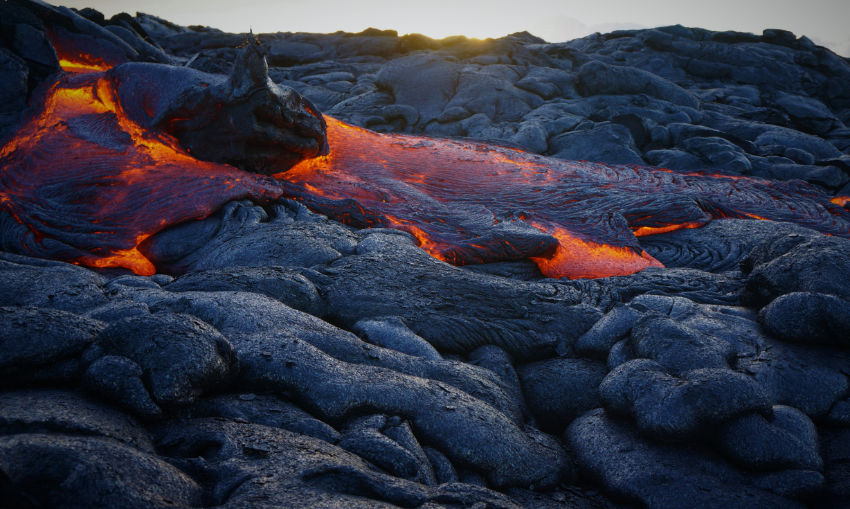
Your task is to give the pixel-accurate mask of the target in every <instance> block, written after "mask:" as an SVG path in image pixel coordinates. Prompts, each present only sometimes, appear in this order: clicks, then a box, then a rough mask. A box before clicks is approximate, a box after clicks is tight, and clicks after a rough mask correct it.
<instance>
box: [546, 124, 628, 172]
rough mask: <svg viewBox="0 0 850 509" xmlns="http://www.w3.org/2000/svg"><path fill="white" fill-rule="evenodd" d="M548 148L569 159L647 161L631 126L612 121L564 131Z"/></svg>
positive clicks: (616, 162) (557, 155) (621, 162)
mask: <svg viewBox="0 0 850 509" xmlns="http://www.w3.org/2000/svg"><path fill="white" fill-rule="evenodd" d="M549 151H550V152H552V155H553V156H555V157H560V158H561V159H568V160H580V161H602V162H606V163H610V164H641V165H642V164H645V163H644V161H643V158H641V156H640V154H639V151H638V150H637V148H636V147H635V144H634V140H632V136H631V133H630V132H629V130H628V129H627V128H625V127H623V126H622V125H620V124H613V123H612V124H608V123H605V124H600V125H598V126H596V127H594V128H592V129H588V130H586V131H572V132H569V133H565V134H561V135H559V136H557V137H555V138H553V139H552V140H551V141H550V142H549Z"/></svg>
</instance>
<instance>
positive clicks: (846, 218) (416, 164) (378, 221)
mask: <svg viewBox="0 0 850 509" xmlns="http://www.w3.org/2000/svg"><path fill="white" fill-rule="evenodd" d="M325 118H326V121H327V124H328V143H329V144H330V146H331V152H330V154H328V155H327V156H324V157H320V158H316V159H311V160H306V161H302V162H301V163H299V164H298V165H296V166H295V167H294V168H292V169H291V170H289V171H287V172H285V173H280V174H277V175H276V177H278V178H280V179H282V180H283V181H285V182H286V184H285V191H286V193H285V194H286V195H288V196H293V197H296V198H297V199H299V200H302V201H303V202H304V203H305V204H306V205H307V206H308V207H310V208H311V209H313V210H316V211H319V212H321V213H323V214H326V215H328V216H330V217H332V218H334V219H337V220H340V221H342V222H345V223H348V224H351V225H353V226H357V227H368V226H384V227H390V228H398V229H401V230H406V231H408V232H410V233H411V234H413V235H414V236H415V237H416V238H417V239H418V240H419V242H420V244H421V246H422V248H423V249H425V250H427V251H428V252H430V253H431V254H432V255H434V256H435V257H437V258H439V259H441V260H445V261H448V262H451V263H454V264H458V265H460V264H467V263H483V262H493V261H499V260H509V259H520V258H531V259H532V260H534V261H535V263H537V265H538V266H539V267H540V270H541V271H542V273H543V274H544V275H546V276H549V277H564V276H566V277H570V278H576V277H605V276H612V275H622V274H631V273H633V272H636V271H639V270H641V269H643V268H646V267H650V266H661V264H660V263H659V262H658V261H657V260H655V259H654V258H652V257H651V256H650V255H649V254H647V253H646V252H644V251H643V250H642V249H641V247H640V245H639V244H638V241H637V238H636V237H637V236H643V235H652V234H657V233H664V232H669V231H673V230H677V229H681V228H696V227H699V226H702V225H704V224H705V223H707V222H708V221H710V220H711V219H713V218H749V219H772V220H777V221H793V222H796V223H799V224H802V225H805V226H808V227H811V228H814V229H817V230H820V231H822V232H824V233H829V234H837V235H842V236H850V214H848V213H847V212H846V211H845V210H843V209H841V208H839V207H837V206H836V204H833V203H830V201H829V199H828V197H827V196H826V195H824V194H822V193H821V192H820V191H817V190H816V189H814V188H812V187H811V186H808V185H805V184H801V183H799V182H798V183H790V182H772V181H766V180H760V179H750V178H742V177H726V176H720V175H702V174H695V173H691V174H679V173H674V172H671V171H670V170H654V169H649V168H643V167H638V166H612V165H606V164H599V163H588V162H583V161H582V162H577V161H562V160H559V159H552V158H547V157H542V156H538V155H534V154H529V153H526V152H522V151H519V150H513V149H507V148H503V147H497V146H492V145H485V144H482V143H473V142H465V141H453V140H442V139H430V138H422V137H415V136H401V135H382V134H378V133H374V132H371V131H368V130H366V129H361V128H358V127H354V126H350V125H348V124H345V123H343V122H340V121H338V120H336V119H333V118H330V117H325ZM547 239H550V240H551V241H547ZM555 241H556V242H555Z"/></svg>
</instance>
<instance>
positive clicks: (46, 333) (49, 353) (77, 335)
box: [0, 307, 104, 379]
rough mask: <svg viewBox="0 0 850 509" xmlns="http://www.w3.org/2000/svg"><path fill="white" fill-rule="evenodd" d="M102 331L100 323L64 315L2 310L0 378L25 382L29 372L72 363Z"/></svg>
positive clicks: (50, 311)
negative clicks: (21, 379)
mask: <svg viewBox="0 0 850 509" xmlns="http://www.w3.org/2000/svg"><path fill="white" fill-rule="evenodd" d="M103 328H104V324H103V322H99V321H97V320H92V319H90V318H84V317H82V316H79V315H75V314H73V313H69V312H67V311H59V310H56V309H41V308H34V307H2V308H0V377H2V378H4V379H9V378H18V377H23V378H24V379H26V378H27V377H29V376H31V374H32V373H33V372H37V371H39V370H42V369H48V370H49V368H51V367H53V366H54V365H55V364H57V363H61V362H62V361H66V360H71V361H73V359H75V358H77V357H79V355H80V354H81V353H82V352H83V350H85V349H86V347H88V346H89V345H90V344H92V343H93V342H94V340H95V339H96V338H97V335H98V334H99V333H100V331H101V330H102V329H103ZM69 374H73V371H72V373H69ZM60 379H61V378H60Z"/></svg>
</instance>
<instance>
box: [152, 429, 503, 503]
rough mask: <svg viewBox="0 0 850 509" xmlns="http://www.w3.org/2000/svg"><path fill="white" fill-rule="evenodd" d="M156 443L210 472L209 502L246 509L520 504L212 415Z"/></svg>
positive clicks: (162, 434)
mask: <svg viewBox="0 0 850 509" xmlns="http://www.w3.org/2000/svg"><path fill="white" fill-rule="evenodd" d="M157 446H158V448H159V449H160V450H162V451H163V453H164V454H166V455H167V456H169V457H170V458H171V461H173V462H174V463H176V464H180V465H184V466H185V468H187V469H194V470H199V469H202V470H203V471H205V472H207V473H208V474H211V475H210V478H211V489H210V491H211V497H210V498H211V502H212V503H213V505H217V506H218V505H221V506H223V507H228V508H229V507H233V508H235V507H245V506H246V505H252V504H253V503H255V502H256V501H257V500H262V502H263V503H264V504H268V505H274V506H276V507H303V506H327V505H338V506H344V507H354V508H364V509H365V508H369V507H394V506H399V505H400V506H405V507H415V506H420V505H425V504H427V502H428V501H432V502H434V503H443V504H458V505H472V503H474V502H479V501H483V502H485V503H490V504H494V505H496V506H503V507H516V506H515V505H514V504H512V503H511V502H510V500H509V499H508V498H507V497H506V496H504V495H501V494H498V493H496V492H493V491H490V490H487V489H483V488H477V487H472V486H463V485H457V484H447V485H442V486H434V487H428V486H425V485H422V484H420V483H417V482H413V481H407V480H404V479H399V478H395V477H391V476H389V475H386V474H384V473H381V472H378V471H376V470H375V469H374V468H373V467H371V466H370V465H369V464H368V463H366V462H365V461H364V460H362V459H361V458H360V457H359V456H357V455H355V454H352V453H350V452H348V451H345V450H343V449H342V448H340V447H338V446H336V445H332V444H328V443H327V442H324V441H321V440H317V439H315V438H312V437H308V436H303V435H296V434H293V433H291V432H288V431H285V430H281V429H275V428H269V427H266V426H261V425H257V424H247V423H234V422H229V421H222V420H214V419H193V420H190V421H187V422H183V423H181V422H172V423H170V424H168V425H167V426H163V427H162V428H161V429H160V431H159V438H158V441H157Z"/></svg>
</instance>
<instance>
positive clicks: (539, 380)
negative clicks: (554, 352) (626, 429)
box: [517, 358, 608, 433]
mask: <svg viewBox="0 0 850 509" xmlns="http://www.w3.org/2000/svg"><path fill="white" fill-rule="evenodd" d="M517 373H518V374H519V378H520V382H521V384H522V390H523V392H524V393H525V398H526V401H527V402H528V407H529V409H530V410H531V413H532V414H533V415H534V417H535V418H536V419H537V422H538V423H540V426H541V427H542V428H543V429H545V430H551V431H554V432H556V433H560V432H561V431H562V430H563V429H564V427H565V426H566V425H568V424H569V423H570V422H572V420H573V419H575V418H576V417H578V416H579V415H582V414H583V413H585V412H587V411H588V410H592V409H594V408H598V407H599V406H601V404H600V402H599V390H598V388H599V384H600V383H601V382H602V379H603V378H605V375H606V374H607V373H608V368H607V367H606V366H605V364H603V363H601V362H597V361H590V360H586V359H565V358H555V359H547V360H544V361H538V362H532V363H530V364H524V365H522V366H519V367H518V368H517Z"/></svg>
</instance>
